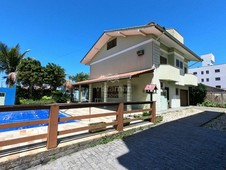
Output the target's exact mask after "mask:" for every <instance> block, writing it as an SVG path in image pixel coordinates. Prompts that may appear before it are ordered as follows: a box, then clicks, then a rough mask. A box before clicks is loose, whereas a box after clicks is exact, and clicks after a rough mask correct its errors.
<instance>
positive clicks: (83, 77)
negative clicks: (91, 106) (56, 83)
mask: <svg viewBox="0 0 226 170" xmlns="http://www.w3.org/2000/svg"><path fill="white" fill-rule="evenodd" d="M88 78H89V74H87V73H83V72H80V73H77V74H76V75H75V76H69V79H70V80H72V81H75V82H79V81H84V80H87V79H88Z"/></svg>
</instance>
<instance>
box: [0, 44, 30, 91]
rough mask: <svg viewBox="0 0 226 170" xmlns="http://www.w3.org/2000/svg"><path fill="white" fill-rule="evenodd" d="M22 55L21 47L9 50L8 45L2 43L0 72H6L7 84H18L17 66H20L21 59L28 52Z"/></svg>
mask: <svg viewBox="0 0 226 170" xmlns="http://www.w3.org/2000/svg"><path fill="white" fill-rule="evenodd" d="M29 51H30V50H26V51H25V52H24V53H22V54H21V53H20V45H19V44H17V45H16V46H15V47H12V48H8V47H7V45H5V44H4V43H2V42H0V72H5V74H6V76H4V77H3V78H6V84H7V85H8V86H10V87H11V86H13V85H14V84H15V82H16V73H17V66H18V65H19V64H20V61H21V59H22V58H23V57H24V56H25V54H26V53H27V52H29Z"/></svg>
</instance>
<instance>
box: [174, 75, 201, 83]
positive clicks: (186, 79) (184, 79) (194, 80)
mask: <svg viewBox="0 0 226 170" xmlns="http://www.w3.org/2000/svg"><path fill="white" fill-rule="evenodd" d="M176 84H178V85H181V86H197V85H198V78H197V77H196V76H195V75H193V74H189V73H186V74H184V76H180V80H179V81H178V82H177V83H176Z"/></svg>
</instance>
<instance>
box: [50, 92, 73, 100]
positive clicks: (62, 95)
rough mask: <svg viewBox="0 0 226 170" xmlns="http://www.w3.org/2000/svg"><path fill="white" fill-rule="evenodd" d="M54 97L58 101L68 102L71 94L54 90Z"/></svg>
mask: <svg viewBox="0 0 226 170" xmlns="http://www.w3.org/2000/svg"><path fill="white" fill-rule="evenodd" d="M52 97H53V99H54V100H55V101H56V102H57V103H66V102H67V101H68V100H70V96H69V95H67V94H66V93H63V92H62V91H58V90H55V91H52Z"/></svg>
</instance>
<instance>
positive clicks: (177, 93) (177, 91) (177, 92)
mask: <svg viewBox="0 0 226 170" xmlns="http://www.w3.org/2000/svg"><path fill="white" fill-rule="evenodd" d="M176 95H177V96H178V95H179V89H178V88H176Z"/></svg>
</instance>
